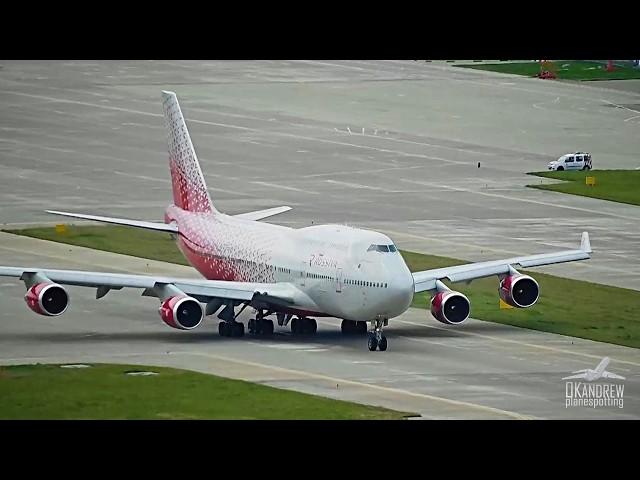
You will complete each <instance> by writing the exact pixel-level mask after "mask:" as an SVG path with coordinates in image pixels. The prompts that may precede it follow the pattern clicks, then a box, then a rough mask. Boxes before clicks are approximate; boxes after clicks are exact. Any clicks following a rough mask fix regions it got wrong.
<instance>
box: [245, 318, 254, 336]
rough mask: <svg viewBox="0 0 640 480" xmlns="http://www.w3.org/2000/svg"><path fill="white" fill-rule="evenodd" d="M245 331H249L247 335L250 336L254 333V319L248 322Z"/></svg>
mask: <svg viewBox="0 0 640 480" xmlns="http://www.w3.org/2000/svg"><path fill="white" fill-rule="evenodd" d="M247 329H248V330H249V333H250V334H251V335H253V334H254V333H256V319H255V318H251V319H250V320H249V323H248V324H247Z"/></svg>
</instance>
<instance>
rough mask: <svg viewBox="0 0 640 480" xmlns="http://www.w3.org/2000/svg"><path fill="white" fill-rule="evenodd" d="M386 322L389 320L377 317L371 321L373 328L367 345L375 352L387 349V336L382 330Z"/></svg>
mask: <svg viewBox="0 0 640 480" xmlns="http://www.w3.org/2000/svg"><path fill="white" fill-rule="evenodd" d="M386 324H387V320H385V319H376V320H373V321H372V322H371V330H370V331H369V338H368V340H367V346H368V347H369V350H370V351H372V352H375V350H376V349H378V350H380V351H381V352H384V351H385V350H386V349H387V337H385V336H384V333H383V330H382V329H383V328H384V326H385V325H386Z"/></svg>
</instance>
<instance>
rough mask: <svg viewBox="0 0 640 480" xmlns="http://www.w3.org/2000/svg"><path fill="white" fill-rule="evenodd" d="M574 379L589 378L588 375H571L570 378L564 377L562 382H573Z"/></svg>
mask: <svg viewBox="0 0 640 480" xmlns="http://www.w3.org/2000/svg"><path fill="white" fill-rule="evenodd" d="M573 378H587V374H586V373H579V374H577V375H569V376H568V377H562V380H571V379H573Z"/></svg>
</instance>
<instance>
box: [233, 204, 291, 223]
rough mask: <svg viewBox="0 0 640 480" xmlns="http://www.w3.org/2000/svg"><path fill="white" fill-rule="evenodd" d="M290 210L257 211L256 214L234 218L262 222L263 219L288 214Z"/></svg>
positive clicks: (245, 214) (242, 214)
mask: <svg viewBox="0 0 640 480" xmlns="http://www.w3.org/2000/svg"><path fill="white" fill-rule="evenodd" d="M289 210H291V207H286V206H284V207H274V208H267V209H266V210H256V211H255V212H247V213H241V214H239V215H234V217H237V218H244V219H245V220H262V219H263V218H267V217H273V216H274V215H278V214H279V213H284V212H288V211H289Z"/></svg>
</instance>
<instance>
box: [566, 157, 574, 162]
mask: <svg viewBox="0 0 640 480" xmlns="http://www.w3.org/2000/svg"><path fill="white" fill-rule="evenodd" d="M564 163H573V157H568V158H567V159H565V161H564Z"/></svg>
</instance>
